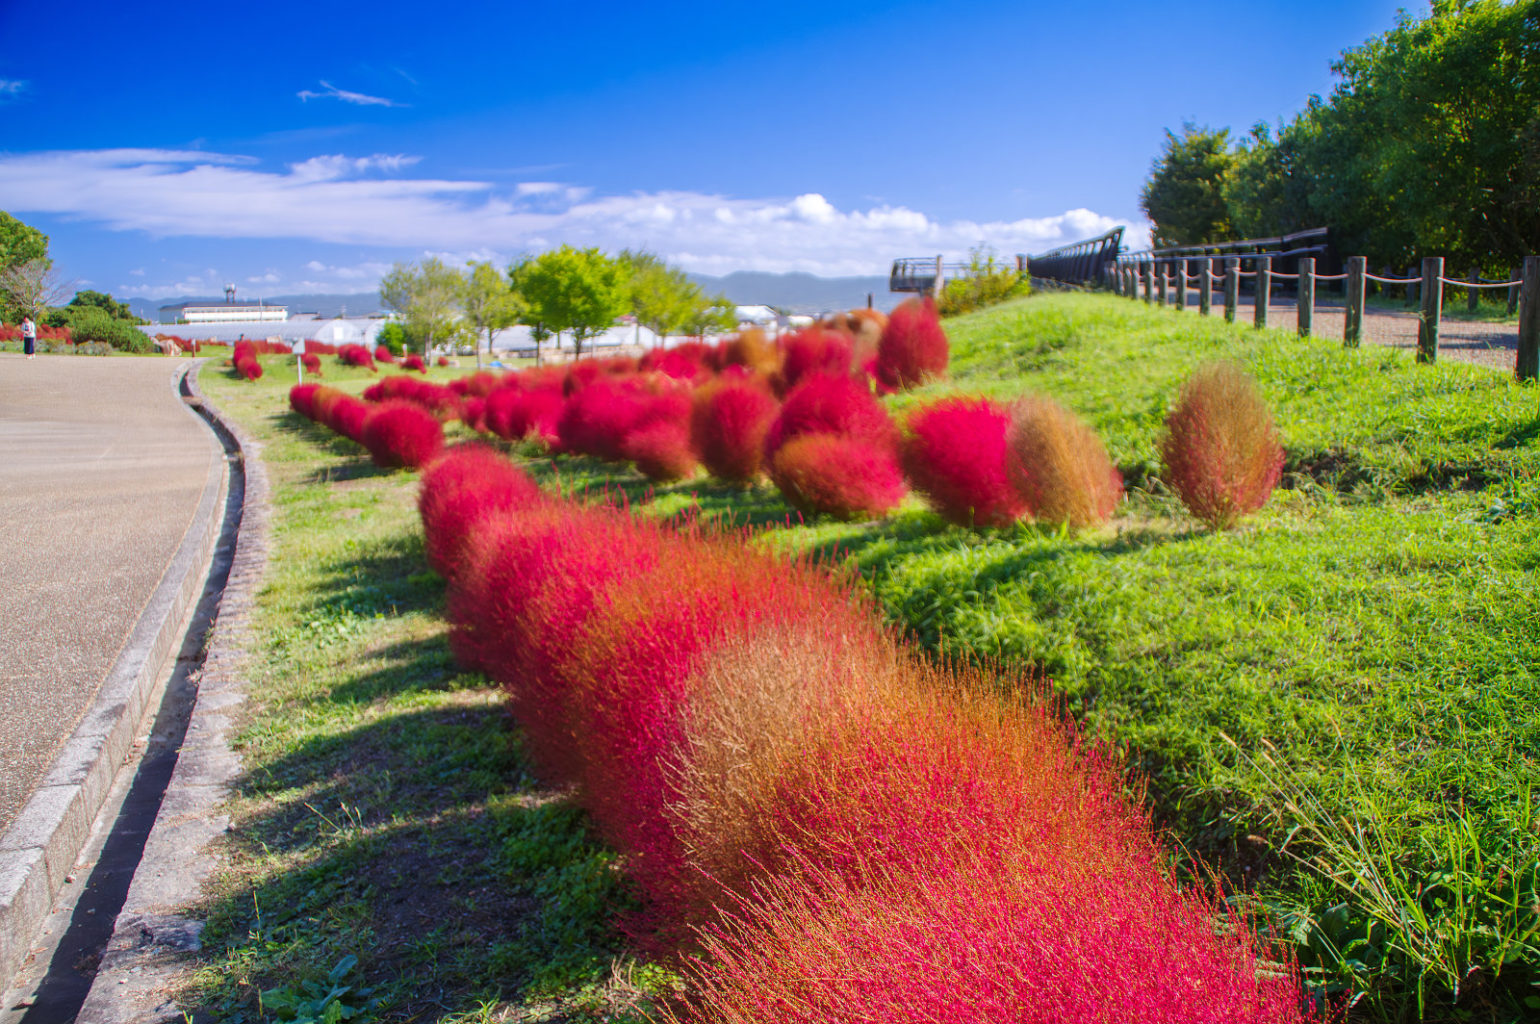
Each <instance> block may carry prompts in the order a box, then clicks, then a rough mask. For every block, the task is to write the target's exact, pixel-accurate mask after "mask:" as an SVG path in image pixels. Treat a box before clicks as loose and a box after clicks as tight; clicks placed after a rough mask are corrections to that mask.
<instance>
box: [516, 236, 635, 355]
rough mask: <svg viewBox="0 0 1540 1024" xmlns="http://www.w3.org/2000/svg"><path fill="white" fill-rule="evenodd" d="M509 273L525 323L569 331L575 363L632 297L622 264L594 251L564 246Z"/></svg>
mask: <svg viewBox="0 0 1540 1024" xmlns="http://www.w3.org/2000/svg"><path fill="white" fill-rule="evenodd" d="M511 273H512V277H513V280H514V284H515V287H516V288H517V290H518V293H519V296H520V298H521V299H522V300H523V303H524V307H525V309H524V313H523V319H524V322H525V323H532V324H539V325H541V326H543V327H544V328H545V329H548V330H551V331H556V332H561V331H570V332H571V333H572V342H573V346H574V352H575V355H576V356H577V357H578V358H582V355H583V342H584V341H587V340H588V339H589V338H593V337H595V336H597V335H600V334H603V333H604V332H605V331H606V330H608V329H609V328H610V326H611V325H612V324H614V322H615V318H616V317H618V316H620V315H621V314H622V313H624V312H625V311H626V306H627V304H628V303H629V301H630V298H631V292H630V275H629V274H628V272H627V268H626V266H625V264H623V263H621V262H620V261H619V260H615V259H611V258H610V257H609V256H606V255H605V254H604V253H602V252H600V251H599V250H598V249H593V248H590V249H575V248H573V247H572V246H570V245H563V246H561V248H559V249H551V250H548V251H547V252H543V253H541V254H540V255H539V256H536V257H534V258H532V259H529V260H526V261H524V262H523V263H521V264H519V265H518V266H517V267H516V268H515V269H514V271H512V272H511Z"/></svg>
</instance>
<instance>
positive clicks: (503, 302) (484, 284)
mask: <svg viewBox="0 0 1540 1024" xmlns="http://www.w3.org/2000/svg"><path fill="white" fill-rule="evenodd" d="M461 296H462V301H463V308H464V310H465V318H466V320H467V321H469V323H470V325H471V327H472V328H473V329H474V330H475V332H476V337H475V346H476V368H477V369H478V370H479V369H480V368H481V338H482V335H485V336H486V339H487V351H488V352H490V351H492V334H493V332H494V331H499V330H501V329H502V328H504V327H507V326H509V325H511V324H515V323H518V321H519V298H518V295H517V294H516V293H515V292H514V290H513V287H512V284H511V283H510V282H509V280H508V278H506V277H504V276H503V275H502V274H500V273H499V272H498V270H497V268H496V267H494V266H492V264H490V263H474V262H473V263H472V264H471V265H470V273H469V274H468V275H467V276H466V279H465V286H464V288H463V290H462V292H461Z"/></svg>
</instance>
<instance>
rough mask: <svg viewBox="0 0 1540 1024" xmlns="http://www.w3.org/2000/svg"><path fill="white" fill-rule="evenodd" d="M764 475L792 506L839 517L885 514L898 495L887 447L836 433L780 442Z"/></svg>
mask: <svg viewBox="0 0 1540 1024" xmlns="http://www.w3.org/2000/svg"><path fill="white" fill-rule="evenodd" d="M770 479H771V480H773V481H775V486H776V487H778V488H780V490H781V494H783V495H784V496H785V497H786V500H787V501H788V502H790V503H791V504H792V505H793V506H795V507H796V508H799V509H801V510H802V511H803V512H809V513H814V512H823V513H826V514H828V515H831V516H835V517H837V518H839V519H861V518H868V517H880V516H885V515H887V514H888V513H889V512H891V511H892V510H893V509H894V508H895V507H896V506H897V505H898V503H899V502H901V501H903V500H904V475H903V473H902V472H900V470H899V468H898V462H897V460H895V459H894V458H893V453H892V452H891V451H889V450H888V449H886V448H880V447H877V446H875V445H873V444H871V443H870V442H867V441H862V440H859V439H857V438H852V437H845V436H842V435H839V434H807V435H804V436H802V437H796V438H793V439H792V440H790V441H788V442H786V444H784V445H782V446H781V447H780V448H779V449H778V450H777V451H776V453H775V455H774V456H773V457H772V458H771V460H770Z"/></svg>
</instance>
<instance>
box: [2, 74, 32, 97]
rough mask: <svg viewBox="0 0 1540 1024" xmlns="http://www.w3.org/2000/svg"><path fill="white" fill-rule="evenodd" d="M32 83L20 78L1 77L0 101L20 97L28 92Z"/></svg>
mask: <svg viewBox="0 0 1540 1024" xmlns="http://www.w3.org/2000/svg"><path fill="white" fill-rule="evenodd" d="M30 85H31V83H30V82H26V81H23V80H22V79H19V78H0V103H9V102H10V101H11V100H14V99H19V98H20V97H21V94H22V93H24V92H26V91H27V89H28V87H29V86H30Z"/></svg>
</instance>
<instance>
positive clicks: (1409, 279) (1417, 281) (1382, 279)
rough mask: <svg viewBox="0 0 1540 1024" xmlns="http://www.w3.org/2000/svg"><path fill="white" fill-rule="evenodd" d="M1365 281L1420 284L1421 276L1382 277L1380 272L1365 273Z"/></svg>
mask: <svg viewBox="0 0 1540 1024" xmlns="http://www.w3.org/2000/svg"><path fill="white" fill-rule="evenodd" d="M1364 280H1365V281H1378V282H1380V284H1420V283H1421V282H1422V278H1420V277H1380V276H1379V275H1378V274H1365V275H1364Z"/></svg>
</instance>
